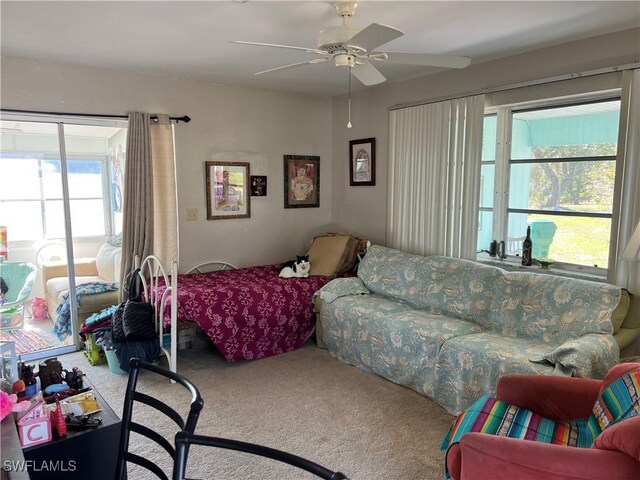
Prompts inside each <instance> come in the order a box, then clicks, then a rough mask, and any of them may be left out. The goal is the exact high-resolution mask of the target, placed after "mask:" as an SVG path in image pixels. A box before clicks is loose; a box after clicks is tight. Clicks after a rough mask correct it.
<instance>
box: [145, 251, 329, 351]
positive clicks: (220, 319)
mask: <svg viewBox="0 0 640 480" xmlns="http://www.w3.org/2000/svg"><path fill="white" fill-rule="evenodd" d="M212 263H216V264H220V263H224V262H212ZM203 265H205V264H203ZM203 265H200V266H199V267H197V268H196V269H195V272H194V273H190V274H183V275H178V278H177V285H178V286H177V296H176V298H177V302H173V303H172V302H170V301H167V303H166V305H165V308H164V314H163V315H164V317H163V318H164V324H165V330H166V329H167V328H170V329H171V331H172V332H173V330H174V326H175V324H176V321H177V322H195V323H197V324H198V325H199V326H200V328H201V329H202V330H203V331H204V332H205V333H206V335H207V336H208V337H209V339H210V340H211V342H212V343H213V345H214V346H215V347H216V349H217V350H218V351H219V352H220V353H221V354H222V355H223V356H224V357H225V358H226V359H227V360H229V361H236V360H255V359H259V358H265V357H270V356H272V355H278V354H281V353H285V352H289V351H292V350H295V349H297V348H299V347H300V346H301V345H302V344H303V343H304V342H305V341H306V340H307V339H308V338H309V337H310V336H311V334H312V333H313V331H314V328H315V315H314V311H313V302H312V297H313V294H314V293H315V292H316V291H317V290H319V289H320V288H321V287H322V286H323V285H324V284H325V283H327V282H328V281H329V280H330V279H331V277H329V276H311V277H308V278H280V277H279V276H278V273H279V271H280V265H263V266H257V267H247V268H240V269H229V268H225V269H224V270H217V271H214V272H201V270H200V269H201V267H202V266H203ZM225 265H228V264H225ZM192 270H193V269H192ZM161 283H162V282H161ZM163 294H164V287H163V285H162V284H160V285H159V286H158V289H157V291H156V295H157V296H162V295H163ZM169 304H171V308H175V309H176V315H175V316H174V317H172V315H171V310H170V309H168V308H167V305H169ZM174 343H175V342H172V345H174Z"/></svg>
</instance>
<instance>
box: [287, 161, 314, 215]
mask: <svg viewBox="0 0 640 480" xmlns="http://www.w3.org/2000/svg"><path fill="white" fill-rule="evenodd" d="M319 206H320V157H314V156H304V155H285V156H284V208H313V207H319Z"/></svg>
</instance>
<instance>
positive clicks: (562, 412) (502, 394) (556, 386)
mask: <svg viewBox="0 0 640 480" xmlns="http://www.w3.org/2000/svg"><path fill="white" fill-rule="evenodd" d="M601 385H602V381H601V380H594V379H592V378H576V377H554V376H550V375H505V376H504V377H501V378H500V380H498V390H497V393H496V398H497V399H498V400H502V401H503V402H507V403H511V404H513V405H517V406H519V407H522V408H526V409H528V410H531V411H533V412H536V413H539V414H540V415H542V416H544V417H547V418H549V419H551V420H573V419H577V418H586V417H588V416H589V415H590V414H591V409H592V408H593V404H594V403H595V402H596V399H597V398H598V394H599V392H600V386H601Z"/></svg>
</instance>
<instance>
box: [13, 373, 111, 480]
mask: <svg viewBox="0 0 640 480" xmlns="http://www.w3.org/2000/svg"><path fill="white" fill-rule="evenodd" d="M84 386H85V387H92V386H93V385H91V383H90V382H89V380H88V379H87V377H84ZM92 391H93V393H94V395H95V397H96V399H97V400H98V403H99V404H100V406H101V407H102V411H100V412H97V413H95V414H94V415H93V416H94V417H101V418H102V424H101V425H100V426H99V427H96V428H91V429H87V430H71V429H67V436H66V437H63V438H59V439H57V440H54V441H52V442H48V443H42V444H40V445H35V446H33V447H28V448H24V449H23V450H22V452H23V454H24V458H25V459H26V460H32V461H33V464H28V471H29V476H30V478H31V479H32V480H33V479H39V478H42V479H47V480H56V479H63V480H70V479H75V478H77V479H82V480H87V479H91V480H99V479H109V480H113V479H114V478H115V473H116V461H117V459H118V444H119V442H120V425H121V421H120V419H119V418H118V416H117V415H116V414H115V412H114V411H113V410H112V409H111V407H110V406H109V404H108V403H107V402H106V401H105V399H104V398H102V395H100V393H99V392H98V391H97V390H96V389H95V387H94V388H93V390H92ZM43 467H44V469H43Z"/></svg>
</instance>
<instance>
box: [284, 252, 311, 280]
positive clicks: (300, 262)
mask: <svg viewBox="0 0 640 480" xmlns="http://www.w3.org/2000/svg"><path fill="white" fill-rule="evenodd" d="M309 270H311V264H310V263H309V255H302V256H300V255H298V256H297V257H296V260H289V261H288V262H286V263H284V264H283V265H282V268H281V269H280V275H279V276H281V277H282V278H294V277H298V278H307V277H308V276H309Z"/></svg>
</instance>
